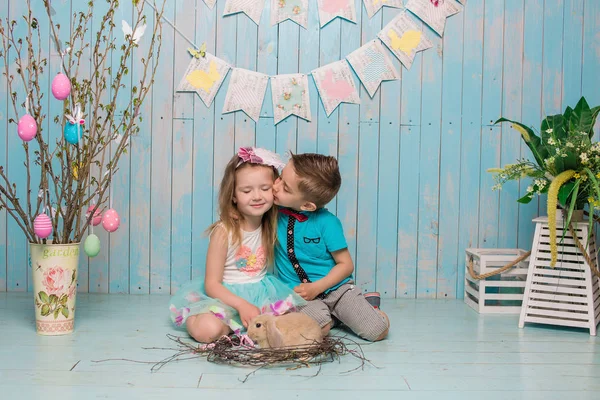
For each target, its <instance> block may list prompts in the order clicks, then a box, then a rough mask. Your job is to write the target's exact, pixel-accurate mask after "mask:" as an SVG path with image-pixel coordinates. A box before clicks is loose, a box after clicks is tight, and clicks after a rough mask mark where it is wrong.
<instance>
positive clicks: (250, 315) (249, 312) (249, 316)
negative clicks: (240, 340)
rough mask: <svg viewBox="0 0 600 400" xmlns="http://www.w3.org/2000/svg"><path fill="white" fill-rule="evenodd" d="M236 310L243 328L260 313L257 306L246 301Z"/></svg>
mask: <svg viewBox="0 0 600 400" xmlns="http://www.w3.org/2000/svg"><path fill="white" fill-rule="evenodd" d="M237 311H238V313H239V314H240V319H241V320H242V325H244V328H248V324H249V323H250V321H252V320H253V319H254V317H256V316H258V315H259V314H260V310H259V309H258V307H256V306H255V305H253V304H250V303H247V302H246V303H244V304H242V305H241V306H240V307H239V308H238V309H237Z"/></svg>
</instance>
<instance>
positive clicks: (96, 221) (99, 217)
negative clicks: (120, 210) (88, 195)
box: [85, 204, 102, 226]
mask: <svg viewBox="0 0 600 400" xmlns="http://www.w3.org/2000/svg"><path fill="white" fill-rule="evenodd" d="M94 207H96V205H95V204H92V205H91V206H89V208H88V209H87V212H86V213H85V216H86V218H89V217H90V213H91V212H92V210H93V209H94ZM100 222H102V213H100V208H98V209H97V210H96V212H95V213H94V218H92V225H94V226H97V225H98V224H100Z"/></svg>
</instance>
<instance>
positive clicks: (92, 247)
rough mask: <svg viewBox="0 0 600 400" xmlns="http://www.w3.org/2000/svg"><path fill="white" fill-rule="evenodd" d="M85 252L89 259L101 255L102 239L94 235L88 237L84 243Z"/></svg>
mask: <svg viewBox="0 0 600 400" xmlns="http://www.w3.org/2000/svg"><path fill="white" fill-rule="evenodd" d="M83 250H84V251H85V254H87V255H88V257H96V256H97V255H98V253H100V239H99V238H98V236H96V235H94V234H93V233H92V234H91V235H88V237H87V238H85V242H84V243H83Z"/></svg>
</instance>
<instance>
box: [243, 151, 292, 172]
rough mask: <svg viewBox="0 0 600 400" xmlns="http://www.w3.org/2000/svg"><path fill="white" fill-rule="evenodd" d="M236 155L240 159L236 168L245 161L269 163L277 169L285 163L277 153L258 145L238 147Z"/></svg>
mask: <svg viewBox="0 0 600 400" xmlns="http://www.w3.org/2000/svg"><path fill="white" fill-rule="evenodd" d="M237 155H238V157H239V158H240V161H239V162H238V164H237V166H236V168H237V167H239V166H240V165H242V164H243V163H246V162H249V163H251V164H263V165H269V166H271V167H274V168H275V169H277V170H280V169H282V168H283V167H285V163H283V162H282V161H281V158H279V155H278V154H276V153H273V152H271V151H269V150H266V149H261V148H259V147H240V149H239V150H238V153H237Z"/></svg>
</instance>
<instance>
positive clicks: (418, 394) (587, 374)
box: [0, 293, 600, 400]
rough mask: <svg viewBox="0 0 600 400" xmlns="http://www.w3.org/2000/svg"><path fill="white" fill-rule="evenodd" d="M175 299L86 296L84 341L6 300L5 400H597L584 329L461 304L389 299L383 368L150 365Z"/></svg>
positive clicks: (598, 377) (597, 344)
mask: <svg viewBox="0 0 600 400" xmlns="http://www.w3.org/2000/svg"><path fill="white" fill-rule="evenodd" d="M167 303H168V297H166V296H139V295H131V296H127V295H88V294H78V297H77V314H76V325H75V329H76V332H75V333H73V334H72V335H68V336H55V337H44V336H39V335H37V334H36V333H35V329H34V321H33V299H32V294H31V293H8V294H7V293H0V398H1V399H11V400H12V399H36V400H37V399H65V400H66V399H77V400H83V399H96V398H109V399H172V400H179V399H188V398H189V399H201V400H206V399H221V400H224V399H225V398H236V399H262V400H266V399H290V398H294V399H311V400H315V399H361V400H374V399H402V400H411V399H461V400H465V399H485V400H496V399H499V400H500V399H501V400H513V399H540V400H553V399H560V400H564V399H565V398H566V399H568V400H577V399H598V398H600V339H597V338H595V337H591V336H589V334H588V332H587V331H585V330H573V329H561V328H554V327H544V326H534V325H527V326H526V327H525V329H522V330H521V329H518V327H517V320H518V317H517V316H490V315H488V316H480V315H478V314H477V313H476V312H474V311H473V310H471V309H470V308H468V307H467V306H465V304H464V303H463V302H462V301H460V300H453V301H441V300H417V301H414V300H409V301H407V300H396V301H384V302H383V304H382V308H383V309H384V310H385V311H387V312H388V314H389V316H390V319H391V321H392V330H391V333H390V336H389V338H388V339H387V340H385V341H383V342H380V343H376V344H371V345H367V346H364V350H365V352H366V356H367V357H368V358H369V359H370V360H371V361H372V362H373V363H374V364H376V365H377V366H378V367H379V368H374V367H372V366H367V367H366V368H365V370H364V371H360V370H359V371H356V372H353V373H350V374H347V373H346V374H345V373H344V372H345V371H348V370H350V369H352V368H354V367H355V366H356V365H357V361H356V360H355V359H353V358H352V357H351V356H346V357H345V358H343V359H342V361H341V363H333V364H326V365H324V366H323V368H322V371H321V373H320V375H318V376H316V377H311V376H312V375H314V373H315V372H316V370H315V368H310V369H306V368H303V369H299V370H295V371H287V370H285V369H283V368H277V369H269V370H260V371H258V372H257V373H256V374H255V375H253V376H251V377H250V378H249V379H248V380H247V381H246V382H245V383H241V382H240V379H243V378H244V377H245V376H246V374H248V372H250V371H252V369H249V368H239V367H231V366H222V365H215V364H212V363H208V362H207V361H206V360H202V359H192V360H186V361H181V362H178V363H171V364H168V365H166V366H164V367H163V368H162V369H161V370H160V371H158V372H154V373H152V372H151V371H150V367H151V365H148V364H135V363H132V362H125V361H112V362H104V363H95V362H93V361H94V360H101V359H107V358H128V359H134V360H147V361H158V360H160V359H162V358H165V357H167V356H169V355H172V354H173V352H172V351H160V350H148V349H143V347H173V342H171V341H170V340H169V339H167V337H166V334H167V333H176V332H177V331H175V330H173V329H171V327H170V325H169V321H168V313H167Z"/></svg>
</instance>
